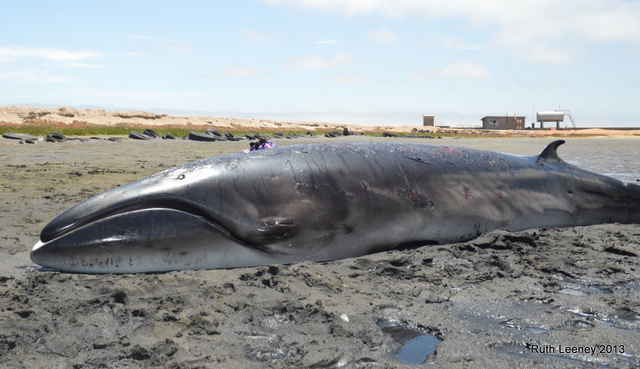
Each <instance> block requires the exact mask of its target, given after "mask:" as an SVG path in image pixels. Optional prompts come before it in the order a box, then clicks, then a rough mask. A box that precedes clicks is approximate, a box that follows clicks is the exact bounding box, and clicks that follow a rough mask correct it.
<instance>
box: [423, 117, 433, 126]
mask: <svg viewBox="0 0 640 369" xmlns="http://www.w3.org/2000/svg"><path fill="white" fill-rule="evenodd" d="M434 118H435V116H433V115H423V116H422V125H423V126H425V127H433V126H434V125H435V123H434Z"/></svg>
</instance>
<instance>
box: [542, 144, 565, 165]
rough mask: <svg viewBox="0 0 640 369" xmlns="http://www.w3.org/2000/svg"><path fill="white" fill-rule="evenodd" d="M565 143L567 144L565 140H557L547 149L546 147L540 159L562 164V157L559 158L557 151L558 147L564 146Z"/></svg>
mask: <svg viewBox="0 0 640 369" xmlns="http://www.w3.org/2000/svg"><path fill="white" fill-rule="evenodd" d="M564 142H565V141H564V140H557V141H553V142H552V143H550V144H548V145H547V147H545V148H544V150H542V151H541V152H540V154H538V158H540V159H544V160H545V161H559V162H562V159H560V157H559V156H558V153H557V150H558V147H559V146H560V145H562V144H563V143H564Z"/></svg>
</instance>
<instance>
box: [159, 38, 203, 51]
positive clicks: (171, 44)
mask: <svg viewBox="0 0 640 369" xmlns="http://www.w3.org/2000/svg"><path fill="white" fill-rule="evenodd" d="M164 47H165V48H166V49H167V50H169V51H176V52H179V53H192V52H194V51H196V48H195V47H194V46H193V45H192V44H190V43H188V42H186V41H179V40H167V41H164Z"/></svg>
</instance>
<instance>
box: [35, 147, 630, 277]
mask: <svg viewBox="0 0 640 369" xmlns="http://www.w3.org/2000/svg"><path fill="white" fill-rule="evenodd" d="M562 143H564V141H555V142H553V143H551V144H549V145H548V146H547V147H546V148H545V149H544V150H543V151H542V152H541V153H540V154H539V155H537V156H528V157H522V156H514V155H508V154H501V153H496V152H491V151H485V150H476V149H469V148H463V147H450V146H440V145H425V144H411V143H350V144H349V143H333V144H311V145H302V146H286V147H281V148H274V149H268V150H261V151H253V152H249V153H242V154H236V155H229V156H224V157H216V158H211V159H205V160H200V161H196V162H193V163H188V164H185V165H181V166H177V167H173V168H170V169H167V170H165V171H163V172H160V173H158V174H155V175H152V176H150V177H147V178H143V179H141V180H139V181H136V182H132V183H129V184H126V185H123V186H120V187H117V188H114V189H112V190H109V191H106V192H104V193H102V194H99V195H96V196H94V197H92V198H90V199H87V200H85V201H83V202H81V203H79V204H77V205H75V206H74V207H72V208H70V209H68V210H67V211H65V212H63V213H62V214H60V215H59V216H58V217H56V218H55V219H53V220H52V221H51V222H50V223H49V224H48V225H47V226H45V227H44V229H43V230H42V233H41V236H40V242H38V243H37V244H36V246H35V247H34V248H33V250H32V252H31V258H32V260H33V261H34V262H35V263H37V264H40V265H42V266H45V267H49V268H53V269H56V270H60V271H68V272H81V273H133V272H161V271H169V270H179V269H208V268H232V267H244V266H256V265H269V264H279V263H292V262H297V261H305V260H311V261H322V260H334V259H341V258H347V257H354V256H361V255H365V254H368V253H372V252H377V251H382V250H390V249H394V248H397V247H401V246H404V245H421V244H422V245H427V244H442V243H451V242H459V241H465V240H469V239H472V238H475V237H477V236H478V235H480V234H482V233H484V232H487V231H490V230H494V229H500V228H507V229H509V230H511V231H519V230H524V229H529V228H536V227H565V226H579V225H591V224H599V223H611V222H620V223H640V211H639V210H640V186H638V185H635V184H631V183H622V182H620V181H618V180H616V179H613V178H610V177H606V176H602V175H598V174H595V173H591V172H587V171H584V170H582V169H579V168H577V167H575V166H572V165H570V164H567V163H565V162H564V161H562V160H561V159H560V158H559V157H558V155H557V153H556V150H557V148H558V146H560V145H561V144H562Z"/></svg>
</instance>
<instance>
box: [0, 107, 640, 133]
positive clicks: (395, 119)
mask: <svg viewBox="0 0 640 369" xmlns="http://www.w3.org/2000/svg"><path fill="white" fill-rule="evenodd" d="M3 106H24V107H31V108H59V107H66V108H74V109H93V110H100V109H103V110H107V111H145V112H149V113H156V114H167V115H175V116H210V117H218V118H222V117H225V118H238V119H265V120H279V121H283V122H296V121H300V122H324V123H333V124H354V125H361V126H416V127H419V126H422V117H423V115H434V114H426V113H425V114H420V113H417V112H399V113H389V114H357V113H341V112H338V113H273V112H264V113H261V112H234V111H205V110H186V109H185V110H181V109H170V108H148V109H145V108H141V109H140V108H131V107H109V106H101V105H79V106H72V105H68V104H66V105H58V104H46V103H40V104H38V103H16V104H9V105H3ZM552 110H555V109H549V110H544V111H552ZM538 111H542V110H537V111H536V112H538ZM505 115H509V116H525V117H526V125H525V127H531V113H530V114H519V113H518V112H504V113H502V114H500V113H498V114H487V115H482V116H479V115H473V114H466V115H465V114H457V115H455V114H449V115H447V116H444V117H445V118H446V117H450V118H452V119H453V120H452V121H449V122H447V121H446V120H445V118H441V117H440V116H437V115H436V116H435V125H436V126H444V127H446V126H449V127H453V128H455V127H470V126H476V127H481V126H482V122H481V121H480V120H481V119H482V118H483V117H485V116H505ZM476 117H477V122H476V123H474V122H475V121H476V120H475V118H476ZM577 123H578V124H577V125H576V127H578V128H616V127H620V128H629V127H640V123H638V124H635V125H634V124H627V125H615V124H609V125H581V124H580V121H578V122H577ZM552 125H555V123H553V124H551V123H545V127H550V126H552ZM560 125H561V127H563V128H564V127H565V126H566V127H569V128H571V127H572V125H571V122H570V120H569V118H568V117H565V120H564V122H561V124H560ZM536 127H539V123H537V122H536Z"/></svg>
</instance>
